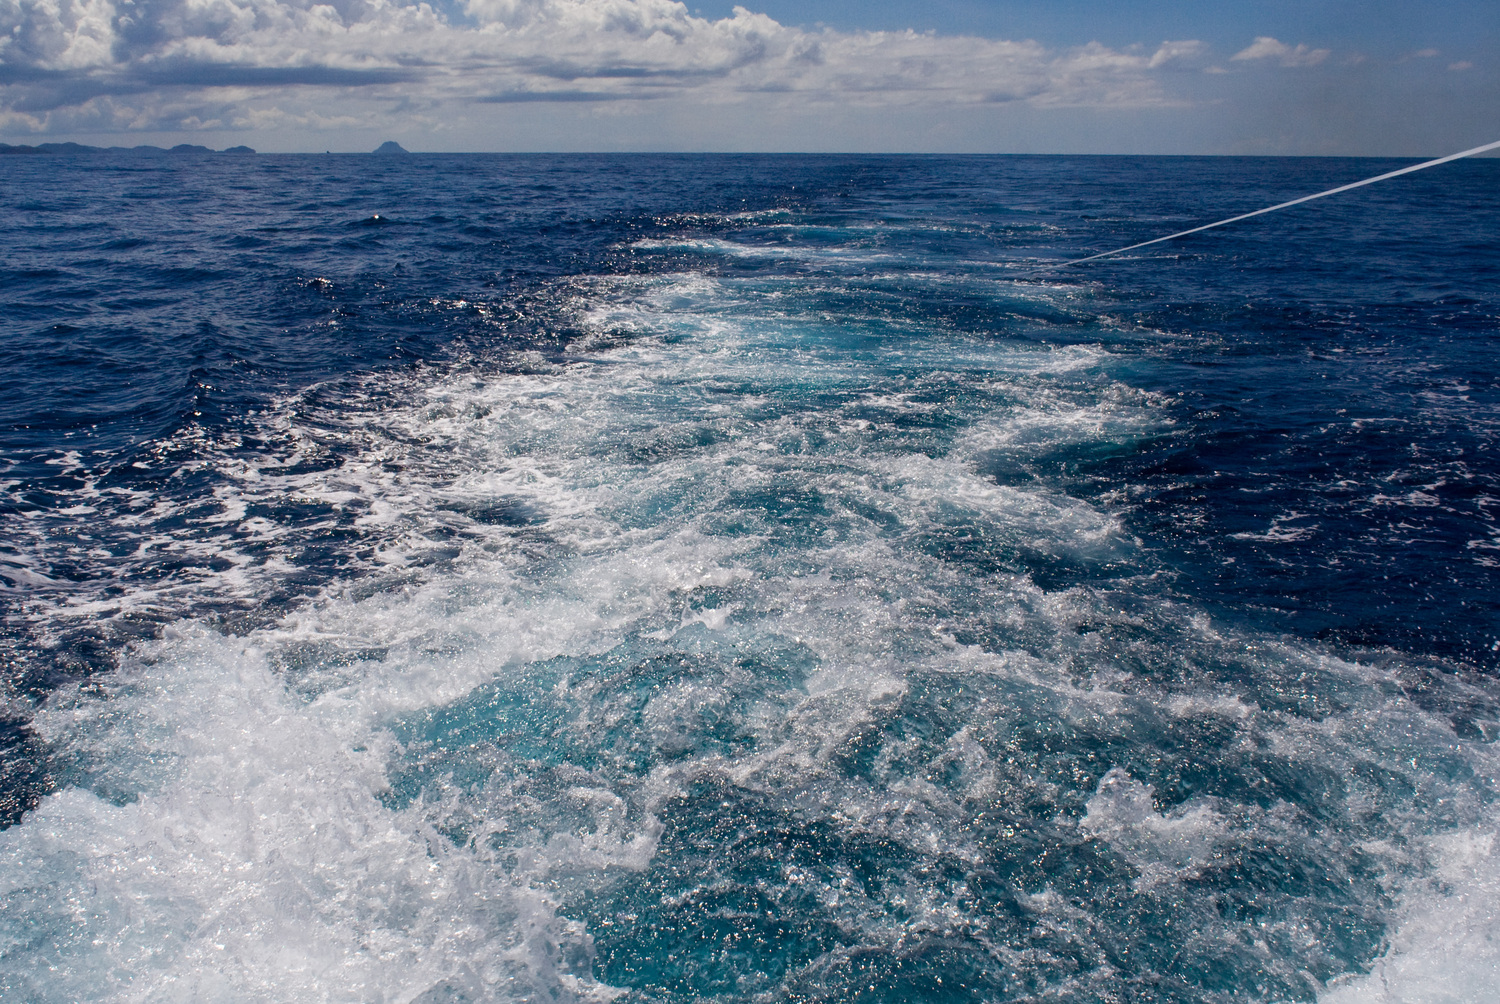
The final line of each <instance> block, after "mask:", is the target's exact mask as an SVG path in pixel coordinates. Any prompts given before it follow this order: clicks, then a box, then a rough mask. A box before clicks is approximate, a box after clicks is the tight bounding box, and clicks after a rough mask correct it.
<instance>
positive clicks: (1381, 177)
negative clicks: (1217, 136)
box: [1063, 140, 1500, 265]
mask: <svg viewBox="0 0 1500 1004" xmlns="http://www.w3.org/2000/svg"><path fill="white" fill-rule="evenodd" d="M1494 149H1500V140H1496V141H1495V142H1493V143H1486V144H1484V146H1476V147H1474V148H1473V149H1470V150H1464V151H1461V152H1459V153H1450V154H1449V155H1448V156H1446V157H1439V158H1437V159H1436V160H1426V161H1423V162H1422V163H1420V164H1412V165H1411V166H1410V167H1403V168H1401V169H1400V170H1398V171H1387V172H1386V173H1385V174H1378V175H1376V176H1375V177H1373V178H1366V179H1364V180H1363V181H1355V182H1352V183H1350V184H1348V185H1340V186H1339V187H1337V188H1330V189H1328V191H1326V192H1318V193H1316V194H1314V195H1304V196H1302V198H1300V199H1292V200H1291V201H1290V202H1280V203H1277V204H1276V205H1274V206H1267V207H1266V208H1264V209H1257V210H1256V211H1255V212H1253V213H1241V214H1240V215H1239V216H1231V217H1229V219H1227V220H1219V221H1218V222H1217V223H1205V224H1204V225H1203V226H1201V227H1194V228H1193V229H1191V230H1182V231H1179V232H1178V233H1175V234H1167V236H1165V237H1157V238H1154V239H1152V240H1149V241H1141V242H1140V243H1139V244H1130V245H1128V246H1126V247H1122V248H1115V249H1114V250H1113V251H1102V252H1100V253H1099V254H1091V255H1089V256H1088V257H1087V258H1075V259H1073V260H1072V261H1066V262H1063V264H1064V265H1082V264H1083V263H1084V262H1086V261H1093V260H1095V259H1096V258H1108V257H1109V256H1110V255H1112V254H1120V253H1121V252H1124V251H1134V250H1135V249H1136V248H1143V247H1149V246H1150V245H1152V244H1160V243H1161V242H1162V241H1171V240H1176V239H1177V238H1179V237H1186V236H1188V235H1189V234H1196V233H1200V232H1202V231H1204V230H1212V229H1213V228H1214V227H1222V226H1224V225H1226V224H1229V223H1238V222H1239V221H1240V220H1248V219H1249V218H1250V217H1252V216H1262V215H1264V214H1266V213H1274V212H1276V210H1278V209H1287V208H1289V207H1291V206H1296V205H1301V204H1302V203H1304V202H1311V201H1312V200H1313V199H1321V198H1323V197H1324V196H1328V195H1337V194H1339V193H1340V192H1347V191H1349V190H1350V189H1351V188H1363V187H1364V186H1365V185H1373V184H1375V182H1377V181H1385V180H1386V179H1387V178H1395V177H1398V176H1400V175H1403V174H1411V173H1412V172H1413V171H1423V170H1426V169H1427V168H1429V167H1437V166H1438V165H1439V164H1446V163H1448V162H1449V161H1450V160H1460V159H1462V158H1464V157H1472V156H1474V155H1475V154H1479V153H1484V152H1486V151H1488V150H1494Z"/></svg>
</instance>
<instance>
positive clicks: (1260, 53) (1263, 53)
mask: <svg viewBox="0 0 1500 1004" xmlns="http://www.w3.org/2000/svg"><path fill="white" fill-rule="evenodd" d="M1329 55H1330V50H1328V49H1309V48H1308V47H1307V46H1306V45H1302V44H1298V46H1297V47H1296V48H1295V49H1294V48H1292V47H1291V46H1290V45H1287V44H1286V43H1285V42H1282V41H1279V40H1278V39H1274V38H1271V37H1270V36H1268V35H1262V36H1260V37H1259V38H1257V39H1256V40H1255V41H1254V42H1252V43H1251V44H1250V45H1249V46H1247V47H1246V48H1244V49H1242V50H1240V51H1239V52H1236V53H1235V54H1234V55H1233V56H1231V57H1229V58H1230V59H1237V60H1254V59H1269V60H1275V61H1276V62H1278V63H1280V64H1281V65H1282V66H1317V65H1318V64H1319V63H1321V62H1323V60H1325V59H1327V58H1328V57H1329Z"/></svg>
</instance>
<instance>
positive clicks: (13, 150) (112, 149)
mask: <svg viewBox="0 0 1500 1004" xmlns="http://www.w3.org/2000/svg"><path fill="white" fill-rule="evenodd" d="M221 152H222V153H254V152H255V151H254V150H252V149H250V147H248V146H232V147H230V148H229V149H227V150H223V151H219V150H211V149H209V148H208V147H206V146H195V145H193V144H192V143H179V144H177V145H176V146H174V147H172V148H171V149H170V150H167V149H163V148H162V147H159V146H85V145H84V144H82V143H38V144H37V145H36V146H26V145H24V144H20V145H16V146H12V145H11V144H9V143H0V156H3V155H5V154H77V153H136V154H146V155H158V156H159V155H165V154H183V153H214V154H217V153H221Z"/></svg>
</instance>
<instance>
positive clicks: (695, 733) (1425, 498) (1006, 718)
mask: <svg viewBox="0 0 1500 1004" xmlns="http://www.w3.org/2000/svg"><path fill="white" fill-rule="evenodd" d="M1402 163H1405V162H1399V161H1383V160H1357V159H1317V158H1173V157H1158V158H1150V157H1009V156H1006V157H942V156H691V155H680V156H665V155H664V156H655V155H650V156H648V155H628V156H627V155H622V156H582V155H566V156H564V155H557V156H551V155H548V156H542V155H537V156H520V155H516V156H500V155H462V156H461V155H451V156H450V155H413V156H404V157H403V156H390V157H374V156H369V155H348V156H343V155H328V156H292V155H286V156H282V155H255V156H250V155H239V156H225V155H212V154H200V153H178V154H173V155H159V156H147V155H141V154H130V153H96V154H77V155H49V156H41V155H38V156H32V157H8V158H5V159H4V160H3V161H0V201H3V205H4V206H5V207H6V209H7V223H6V226H5V227H4V228H0V333H3V337H0V353H3V365H0V381H3V387H0V507H3V508H0V513H3V515H0V520H3V522H0V526H3V534H0V625H3V632H0V685H3V690H0V700H3V702H4V703H3V705H0V825H3V826H4V829H3V830H0V998H3V999H4V1000H6V1001H16V1002H18V1004H19V1002H23V1001H24V1002H36V1004H43V1002H48V1004H50V1002H79V1001H111V1002H116V1001H118V1002H152V1004H156V1002H194V1004H198V1002H267V1004H272V1002H274V1004H295V1002H351V1004H356V1002H357V1004H377V1002H378V1004H459V1002H470V1004H477V1002H491V1001H493V1002H502V1001H507V1002H508V1001H549V1002H575V1001H599V1002H604V1001H618V1002H620V1004H645V1002H662V1004H688V1002H701V1001H712V1002H725V1004H731V1002H733V1004H738V1002H745V1004H773V1002H838V1004H855V1002H861V1004H865V1002H868V1004H875V1002H880V1004H898V1002H899V1004H908V1002H968V1001H973V1002H991V1001H993V1002H1000V1001H1005V1002H1058V1004H1062V1002H1067V1004H1075V1002H1076V1004H1085V1002H1112V1004H1126V1002H1130V1004H1140V1002H1181V1004H1205V1002H1207V1004H1230V1002H1235V1004H1239V1002H1283V1001H1307V1002H1311V1001H1320V1002H1324V1004H1352V1002H1363V1001H1398V1000H1399V1001H1417V1000H1422V1001H1453V1002H1478V1001H1484V1000H1494V999H1495V998H1494V996H1493V994H1494V992H1495V991H1494V988H1495V986H1496V985H1500V913H1497V910H1500V846H1497V844H1496V839H1497V832H1500V805H1497V803H1496V795H1497V791H1500V756H1497V753H1500V746H1497V743H1496V740H1497V738H1500V677H1497V672H1500V585H1497V582H1496V569H1497V567H1500V455H1497V452H1496V447H1497V438H1500V338H1497V334H1500V246H1497V244H1496V241H1495V234H1496V233H1497V232H1500V161H1496V160H1473V161H1463V162H1457V163H1452V164H1448V165H1445V166H1442V167H1440V168H1435V169H1432V170H1428V171H1424V172H1422V173H1420V174H1414V175H1409V176H1406V177H1403V178H1400V179H1396V180H1393V181H1390V182H1386V183H1383V184H1380V185H1375V186H1371V187H1369V188H1364V189H1361V190H1359V191H1357V192H1350V193H1347V194H1345V195H1342V196H1338V197H1334V198H1330V199H1326V200H1323V201H1321V202H1318V203H1312V204H1308V205H1304V206H1300V207H1297V208H1295V209H1292V210H1288V211H1286V212H1282V213H1278V214H1274V215H1272V216H1266V217H1261V218H1258V219H1256V220H1253V221H1246V222H1245V223H1243V224H1237V225H1234V226H1231V227H1227V228H1223V229H1220V230H1216V231H1209V232H1206V233H1203V234H1198V235H1194V236H1192V237H1189V238H1185V239H1182V240H1180V241H1176V242H1172V243H1168V244H1164V245H1156V246H1153V247H1151V248H1147V249H1142V250H1140V251H1137V252H1131V253H1129V254H1126V255H1123V256H1120V257H1118V258H1114V259H1104V260H1101V261H1096V262H1091V263H1088V264H1087V265H1081V266H1066V265H1064V264H1063V263H1064V262H1066V261H1067V260H1068V259H1072V258H1076V257H1081V256H1083V255H1085V254H1090V253H1094V252H1098V251H1104V250H1108V249H1110V248H1113V247H1119V246H1123V245H1127V244H1131V243H1134V242H1137V241H1141V240H1147V239H1150V238H1152V237H1156V236H1160V235H1162V234H1165V233H1171V232H1173V231H1175V230H1181V229H1185V228H1187V227H1189V226H1192V225H1196V224H1198V223H1203V222H1207V221H1209V220H1214V219H1219V218H1221V217H1225V216H1229V215H1232V214H1234V213H1238V212H1245V211H1248V210H1252V209H1256V208H1260V207H1261V206H1264V205H1269V204H1272V203H1275V202H1279V201H1283V200H1285V199H1289V198H1293V197H1296V196H1299V195H1304V194H1308V193H1310V192H1314V191H1318V190H1320V189H1322V188H1327V187H1330V186H1332V185H1336V184H1341V183H1345V182H1349V181H1353V180H1357V179H1359V178H1363V177H1366V176H1369V175H1373V174H1377V173H1380V172H1382V171H1386V170H1391V169H1393V168H1395V167H1398V166H1401V164H1402Z"/></svg>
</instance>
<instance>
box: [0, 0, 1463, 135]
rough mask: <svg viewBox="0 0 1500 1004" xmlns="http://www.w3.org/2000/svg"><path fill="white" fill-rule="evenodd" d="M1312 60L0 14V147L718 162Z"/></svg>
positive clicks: (224, 0) (671, 10)
mask: <svg viewBox="0 0 1500 1004" xmlns="http://www.w3.org/2000/svg"><path fill="white" fill-rule="evenodd" d="M1346 61H1347V60H1346ZM1331 62H1338V59H1337V57H1336V54H1335V53H1334V52H1333V51H1332V50H1330V49H1329V48H1327V47H1317V46H1312V45H1309V44H1307V43H1304V42H1300V41H1299V42H1296V43H1295V44H1294V43H1288V42H1283V41H1280V40H1278V39H1276V38H1274V37H1271V36H1258V37H1255V38H1254V39H1253V40H1247V45H1246V46H1245V47H1244V48H1243V49H1242V50H1240V51H1238V52H1233V53H1217V54H1216V53H1215V52H1214V51H1213V49H1212V47H1211V46H1209V45H1206V44H1205V43H1203V42H1200V41H1195V40H1192V39H1182V40H1175V41H1166V42H1161V43H1159V44H1154V45H1151V46H1145V45H1135V46H1126V47H1118V48H1111V47H1109V46H1105V45H1102V44H1099V43H1097V42H1087V43H1084V44H1080V45H1076V46H1069V47H1048V46H1045V45H1042V44H1040V43H1038V42H1035V41H1028V40H1022V41H1013V40H1006V39H998V38H983V37H978V36H973V35H940V34H936V33H932V32H918V31H912V30H908V31H862V30H844V31H839V30H833V29H828V28H818V29H807V28H799V27H790V26H787V25H783V24H781V23H778V22H777V21H775V20H773V19H772V18H770V17H769V16H767V15H765V14H758V13H754V12H752V11H751V10H749V9H747V8H744V7H736V8H734V10H733V13H732V15H730V16H728V17H722V18H718V19H711V18H705V17H700V16H696V15H695V14H693V13H691V12H690V11H689V9H688V8H687V7H686V6H685V5H683V4H682V3H678V2H675V0H458V2H453V3H450V4H447V5H440V6H433V5H431V4H428V3H420V4H416V5H409V4H408V5H403V4H400V3H397V2H392V0H335V2H333V3H313V2H309V0H0V134H4V135H6V136H11V137H14V136H43V135H45V136H62V135H96V136H97V135H113V134H121V133H126V134H128V133H136V134H140V135H147V134H150V135H166V134H174V133H248V134H256V135H269V136H276V135H281V136H291V135H296V134H304V135H310V136H326V135H330V134H336V135H349V136H363V135H377V134H378V135H386V134H399V135H401V136H402V137H403V138H407V139H408V141H409V142H410V141H411V137H430V138H432V140H433V141H434V142H436V144H437V145H438V146H447V147H448V148H459V147H461V146H462V143H461V142H458V143H455V141H456V140H458V141H461V140H462V139H463V138H464V137H470V139H469V142H470V144H471V146H470V148H484V147H485V145H486V139H485V138H484V137H486V136H488V145H489V148H496V147H497V146H499V145H501V141H502V140H504V139H505V136H504V135H502V133H504V132H505V131H506V128H508V129H509V133H510V139H509V142H510V144H511V145H514V143H515V142H516V135H517V130H516V127H517V126H521V127H523V129H522V131H524V127H526V125H527V123H531V128H532V131H533V132H534V133H535V134H536V135H537V136H539V137H545V136H546V135H548V128H549V124H550V127H551V131H552V134H554V135H556V134H557V130H558V129H559V128H563V127H564V125H566V124H569V123H570V124H571V125H567V127H568V128H574V129H576V128H589V123H590V122H592V123H593V126H592V131H593V133H594V134H595V135H597V136H599V137H600V138H601V139H602V140H603V143H604V145H605V146H613V147H616V148H618V147H620V146H621V145H622V144H621V143H620V142H619V141H618V139H615V140H611V139H610V137H611V136H615V137H618V136H628V135H630V133H631V126H630V124H628V123H622V122H621V121H620V120H621V118H622V117H625V118H631V117H633V118H635V119H636V120H637V121H636V122H635V123H634V127H635V131H636V132H637V133H640V132H641V130H645V131H646V133H650V132H651V131H652V130H655V132H656V134H658V135H659V136H660V137H662V138H663V139H665V140H667V143H668V145H676V146H677V147H678V148H681V147H682V146H683V145H684V144H687V145H691V144H692V139H691V137H692V136H693V135H694V134H695V129H696V130H697V132H698V133H701V134H702V135H703V136H705V137H717V139H715V140H711V141H709V142H705V143H703V144H700V145H703V146H704V147H705V148H708V147H711V146H713V145H715V143H717V144H718V145H720V146H723V145H724V143H725V142H726V140H729V141H730V142H729V145H730V146H733V145H735V144H734V143H733V142H732V138H733V135H734V134H733V132H732V130H731V131H730V132H727V133H726V132H725V130H726V129H731V127H730V126H729V125H727V124H726V123H733V122H737V123H739V125H738V126H737V127H735V128H740V129H741V130H742V135H743V136H744V142H742V143H741V144H739V145H741V146H744V147H751V148H753V147H756V146H757V145H759V146H761V147H763V148H776V144H775V143H774V142H771V143H769V144H767V143H764V142H758V141H757V140H756V139H755V136H756V135H757V130H758V133H759V134H765V133H767V132H768V131H769V132H771V133H774V132H775V124H776V122H778V121H780V120H786V121H791V120H796V119H799V118H800V119H801V120H803V121H804V124H805V125H806V124H815V123H816V122H818V121H820V120H821V121H826V122H828V123H829V124H830V125H829V128H830V130H831V131H832V132H831V134H832V133H837V130H838V123H839V122H853V121H861V122H863V123H865V124H864V125H863V126H862V127H861V128H863V129H864V130H865V132H866V133H868V132H869V130H870V129H871V128H874V127H873V126H872V125H871V124H870V123H873V122H877V121H878V120H879V119H880V118H882V117H883V118H884V119H885V120H886V121H888V122H891V123H899V122H906V123H908V126H907V128H908V131H909V130H910V127H911V125H914V124H917V123H921V122H922V121H924V120H928V121H930V120H932V118H933V117H934V116H937V117H945V116H946V117H951V118H953V120H954V121H963V122H971V121H972V122H978V121H983V120H985V119H984V116H985V115H986V112H987V110H989V112H991V113H992V112H993V110H995V109H1002V108H1013V109H1016V111H1015V112H1014V113H1013V115H1012V118H1013V119H1014V120H1015V121H1019V122H1025V121H1038V116H1042V115H1045V114H1046V113H1049V112H1052V113H1058V114H1063V113H1065V112H1066V111H1067V110H1072V111H1073V113H1074V114H1075V117H1076V115H1077V114H1078V113H1080V112H1091V113H1094V114H1096V115H1097V114H1098V113H1110V112H1119V113H1132V114H1139V113H1142V112H1149V111H1150V110H1162V109H1194V108H1200V109H1201V108H1203V107H1205V106H1208V105H1212V104H1214V103H1216V102H1218V103H1222V102H1223V100H1224V98H1223V97H1222V96H1221V95H1220V94H1217V93H1216V92H1215V91H1214V89H1213V87H1212V86H1211V85H1210V84H1204V83H1202V81H1204V80H1207V79H1208V78H1209V77H1212V76H1215V75H1217V76H1227V75H1232V74H1240V75H1244V74H1258V75H1259V76H1260V77H1262V78H1265V77H1273V78H1274V77H1286V76H1289V75H1295V74H1299V73H1300V74H1307V73H1310V72H1317V71H1320V70H1322V69H1326V65H1325V64H1329V63H1331ZM1470 65H1472V64H1470ZM1448 69H1449V71H1450V72H1452V67H1451V66H1450V67H1449V68H1448ZM1259 86H1262V87H1267V86H1269V87H1271V88H1272V89H1274V88H1276V87H1283V86H1285V85H1284V84H1282V83H1276V82H1272V83H1270V84H1267V83H1266V82H1265V81H1264V80H1262V81H1261V83H1260V84H1259ZM503 106H512V108H511V110H510V112H509V114H507V113H506V111H505V110H504V108H503ZM520 106H534V107H533V108H531V109H529V110H526V109H523V108H521V107H520ZM541 109H546V110H547V114H546V115H545V116H542V113H541ZM564 110H566V111H564ZM976 116H979V117H978V118H976ZM991 117H992V116H991ZM564 120H565V121H564ZM695 122H697V123H698V125H696V126H695ZM716 128H717V130H718V131H717V132H716V131H715V129H716ZM856 135H858V133H856ZM764 138H765V139H774V136H767V137H764ZM417 145H418V146H421V145H422V144H421V143H420V142H418V144H417ZM428 145H429V146H430V145H432V143H431V142H430V143H429V144H428ZM623 145H624V146H627V147H628V146H632V145H635V146H640V145H641V144H639V143H635V144H632V143H628V142H627V143H624V144H623ZM645 145H647V146H649V145H650V144H649V143H647V144H645ZM908 145H909V144H908ZM919 145H920V144H919ZM783 148H784V147H783Z"/></svg>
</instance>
